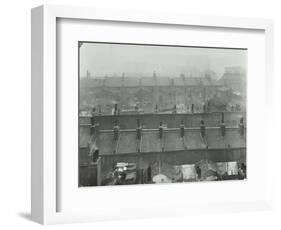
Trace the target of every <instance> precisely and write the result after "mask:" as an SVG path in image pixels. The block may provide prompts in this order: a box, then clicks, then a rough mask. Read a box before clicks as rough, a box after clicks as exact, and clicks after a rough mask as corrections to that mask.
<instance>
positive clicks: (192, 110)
mask: <svg viewBox="0 0 281 230" xmlns="http://www.w3.org/2000/svg"><path fill="white" fill-rule="evenodd" d="M191 113H194V104H192V105H191Z"/></svg>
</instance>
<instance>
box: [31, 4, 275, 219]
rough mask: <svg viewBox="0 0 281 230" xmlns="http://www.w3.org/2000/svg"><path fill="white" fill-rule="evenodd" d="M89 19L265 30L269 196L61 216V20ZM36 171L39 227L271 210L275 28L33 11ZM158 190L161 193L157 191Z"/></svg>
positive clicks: (252, 22) (62, 9)
mask: <svg viewBox="0 0 281 230" xmlns="http://www.w3.org/2000/svg"><path fill="white" fill-rule="evenodd" d="M59 18H64V19H73V20H79V19H87V20H101V21H106V22H111V21H121V22H133V23H135V22H137V23H151V24H156V25H161V26H165V25H169V26H177V25H180V26H195V27H197V26H198V27H206V28H208V27H212V28H213V27H215V28H225V29H233V28H237V29H245V30H262V31H264V36H265V63H264V65H265V74H264V81H265V83H266V84H265V86H264V87H265V94H264V97H265V98H264V99H265V101H266V110H267V113H266V122H265V124H266V128H265V130H266V134H265V135H266V136H265V138H266V143H265V145H264V150H265V153H263V154H266V155H265V157H266V166H265V170H266V175H265V180H266V181H265V182H264V183H265V184H266V187H265V190H266V191H265V196H264V197H262V198H261V199H260V200H257V201H255V202H253V201H250V202H247V201H245V200H242V201H239V202H238V201H233V202H232V203H226V202H215V203H212V204H207V205H201V204H198V205H197V206H196V205H195V206H194V207H193V208H192V209H191V208H186V207H185V206H184V205H179V204H177V205H176V204H175V207H176V208H177V211H176V212H171V211H167V212H165V211H163V210H161V206H155V207H153V208H151V210H153V211H151V210H150V211H147V212H141V211H136V210H137V208H135V209H131V210H132V212H131V213H130V214H129V215H128V214H125V213H121V212H120V213H118V214H116V215H114V216H113V215H112V214H110V213H109V215H108V213H106V212H101V213H97V212H90V211H86V212H83V213H79V212H78V213H77V212H64V211H60V212H58V211H57V209H58V208H57V203H58V202H57V201H58V199H59V198H60V197H59V194H58V192H57V191H58V189H57V188H58V187H59V186H60V181H59V180H58V179H57V170H58V168H57V167H58V164H57V160H58V158H57V155H56V152H57V94H58V90H59V89H58V87H57V79H56V75H57V58H56V55H57V46H56V39H57V24H56V23H57V19H59ZM31 23H32V36H31V37H32V170H31V177H32V178H31V179H32V180H31V186H32V187H31V192H32V194H31V198H32V202H31V213H32V219H33V220H34V221H36V222H39V223H41V224H56V223H70V222H82V221H96V220H106V219H122V218H140V217H150V216H169V215H185V214H189V213H205V212H217V211H224V212H225V211H230V212H234V211H243V210H261V209H269V208H272V205H273V204H272V180H273V179H272V175H271V170H270V168H271V163H270V162H271V161H272V152H273V150H274V149H273V147H272V146H273V145H271V142H272V140H271V134H270V133H271V132H270V130H271V129H272V125H271V124H272V121H273V119H272V117H271V116H272V111H273V109H274V105H275V103H276V101H275V99H274V95H273V91H272V90H271V89H272V88H273V84H274V75H273V22H272V21H271V20H266V19H249V18H232V17H215V16H204V17H203V16H191V15H174V14H163V13H157V12H153V13H151V12H133V11H129V12H128V11H117V10H116V11H115V10H101V9H91V8H79V7H69V6H52V5H44V6H40V7H37V8H34V9H32V21H31ZM158 189H159V188H158Z"/></svg>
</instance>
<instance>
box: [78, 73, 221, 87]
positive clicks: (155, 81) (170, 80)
mask: <svg viewBox="0 0 281 230" xmlns="http://www.w3.org/2000/svg"><path fill="white" fill-rule="evenodd" d="M172 85H173V86H197V85H203V86H222V84H221V83H220V82H217V81H215V80H213V79H211V78H206V77H184V76H180V77H165V76H163V77H155V76H154V77H127V76H123V77H120V76H117V77H96V78H81V87H94V88H97V87H101V86H105V87H122V86H123V87H141V86H172Z"/></svg>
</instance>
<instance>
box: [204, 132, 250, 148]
mask: <svg viewBox="0 0 281 230" xmlns="http://www.w3.org/2000/svg"><path fill="white" fill-rule="evenodd" d="M206 141H207V144H208V147H209V148H215V149H224V148H228V147H230V148H245V147H246V137H245V135H244V136H240V134H239V132H238V128H226V132H225V136H222V134H221V129H220V128H210V129H206Z"/></svg>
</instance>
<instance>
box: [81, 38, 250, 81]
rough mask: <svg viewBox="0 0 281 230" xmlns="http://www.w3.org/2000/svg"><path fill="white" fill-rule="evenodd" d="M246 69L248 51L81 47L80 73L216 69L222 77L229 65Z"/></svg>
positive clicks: (172, 73)
mask: <svg viewBox="0 0 281 230" xmlns="http://www.w3.org/2000/svg"><path fill="white" fill-rule="evenodd" d="M232 66H240V67H242V68H244V69H246V66H247V51H246V50H237V49H215V48H194V47H171V46H147V45H121V44H103V43H84V44H83V45H82V47H81V48H80V76H82V77H83V76H85V75H86V71H87V70H88V71H89V72H90V73H91V76H92V77H94V76H99V77H102V76H105V75H107V76H114V75H117V76H120V75H122V73H124V74H125V76H136V77H139V76H152V74H153V72H154V71H155V72H156V74H157V76H159V77H161V76H179V75H180V74H182V73H183V74H186V75H187V76H188V75H189V74H190V73H192V74H193V75H196V73H198V72H201V71H205V70H212V71H214V72H216V74H217V75H218V77H221V75H222V74H223V72H224V68H225V67H232Z"/></svg>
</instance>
